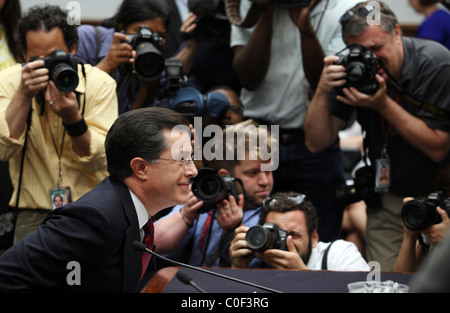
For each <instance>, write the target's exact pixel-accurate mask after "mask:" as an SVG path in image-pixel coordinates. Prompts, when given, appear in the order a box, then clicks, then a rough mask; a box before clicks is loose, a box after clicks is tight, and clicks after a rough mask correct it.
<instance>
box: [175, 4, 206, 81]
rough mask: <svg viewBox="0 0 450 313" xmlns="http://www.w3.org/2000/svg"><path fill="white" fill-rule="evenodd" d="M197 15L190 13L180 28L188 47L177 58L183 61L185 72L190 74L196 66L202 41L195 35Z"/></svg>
mask: <svg viewBox="0 0 450 313" xmlns="http://www.w3.org/2000/svg"><path fill="white" fill-rule="evenodd" d="M196 22H197V15H195V14H194V13H192V12H191V13H189V14H188V16H187V17H186V19H185V20H184V21H183V24H182V25H181V28H180V33H181V35H182V38H184V42H185V43H186V46H185V47H184V48H183V49H182V50H181V51H180V52H179V53H178V55H177V57H178V58H180V59H181V60H182V61H183V72H184V73H185V74H189V73H190V72H191V69H192V65H193V64H194V60H195V56H196V55H197V51H198V48H199V47H200V41H199V39H198V36H196V34H195V30H196V29H197V23H196Z"/></svg>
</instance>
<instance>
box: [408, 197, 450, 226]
mask: <svg viewBox="0 0 450 313" xmlns="http://www.w3.org/2000/svg"><path fill="white" fill-rule="evenodd" d="M438 206H439V207H441V209H443V210H445V211H446V212H447V214H449V215H450V197H447V196H446V194H445V193H444V192H443V191H437V192H433V193H430V194H429V195H428V197H426V198H425V199H414V200H411V201H408V202H406V203H405V204H404V205H403V207H402V220H403V223H404V224H405V226H406V227H407V228H409V229H411V230H416V231H421V230H423V229H425V228H427V227H429V226H431V225H432V224H438V223H440V222H441V221H442V219H441V217H440V216H439V213H438V212H437V211H436V207H438Z"/></svg>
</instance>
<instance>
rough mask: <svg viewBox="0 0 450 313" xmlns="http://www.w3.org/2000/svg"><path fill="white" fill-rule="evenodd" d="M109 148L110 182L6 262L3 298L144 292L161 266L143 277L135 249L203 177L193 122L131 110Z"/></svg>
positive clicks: (51, 220) (0, 264)
mask: <svg viewBox="0 0 450 313" xmlns="http://www.w3.org/2000/svg"><path fill="white" fill-rule="evenodd" d="M105 148H106V156H107V161H108V171H109V173H110V176H109V177H108V178H106V179H105V180H103V181H102V182H101V183H100V184H99V185H98V186H97V187H95V188H94V189H93V190H91V191H90V192H88V193H86V194H85V195H84V196H83V197H81V198H80V199H79V200H78V201H76V202H74V203H71V204H68V205H65V206H63V207H60V208H58V209H55V210H53V211H51V212H50V213H49V214H48V215H47V216H46V218H45V219H44V221H43V222H42V224H41V225H40V226H39V227H38V229H37V230H36V231H35V232H34V233H32V234H30V235H28V236H27V237H25V238H24V239H23V240H22V241H20V242H19V243H17V244H16V245H15V246H13V247H12V248H10V249H9V250H7V251H6V252H5V253H3V254H2V255H1V256H0V291H3V292H5V291H6V292H28V291H39V292H42V291H44V292H45V291H49V292H50V291H57V292H139V291H140V290H141V289H142V288H143V287H145V285H146V284H147V282H148V281H149V280H150V278H151V277H152V276H153V274H154V273H155V271H156V260H155V257H151V258H150V263H149V265H148V267H147V269H146V270H143V269H142V264H143V258H142V257H143V253H142V252H140V251H137V250H136V249H134V248H133V242H134V241H136V240H138V241H142V240H143V238H144V237H145V235H144V231H143V228H144V225H145V224H146V223H147V222H148V223H149V224H151V225H153V223H152V220H151V219H150V218H151V217H152V216H153V215H155V214H156V213H157V212H159V211H160V210H162V209H164V208H167V207H169V206H173V205H175V204H182V203H185V202H186V201H187V199H188V194H189V186H190V179H191V178H192V177H195V176H196V175H197V169H196V167H195V165H194V164H193V162H192V158H191V153H192V145H191V140H190V130H189V122H188V121H187V120H186V119H185V118H184V116H183V115H181V114H179V113H177V112H175V111H172V110H168V109H163V108H156V107H155V108H153V107H152V108H144V109H139V110H132V111H129V112H127V113H125V114H123V115H121V116H120V117H119V118H118V119H117V120H116V121H115V122H114V124H113V126H112V127H111V129H110V130H109V132H108V134H107V137H106V141H105ZM149 238H150V241H152V239H153V234H152V233H151V234H150V237H149ZM150 248H152V247H151V244H150ZM144 256H148V255H147V254H145V253H144ZM141 276H142V278H141Z"/></svg>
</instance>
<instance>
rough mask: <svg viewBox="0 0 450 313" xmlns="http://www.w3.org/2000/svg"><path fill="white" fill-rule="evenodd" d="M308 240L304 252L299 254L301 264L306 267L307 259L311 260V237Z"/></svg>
mask: <svg viewBox="0 0 450 313" xmlns="http://www.w3.org/2000/svg"><path fill="white" fill-rule="evenodd" d="M309 237H310V238H309V240H308V246H307V247H306V250H304V251H302V253H301V254H300V257H301V258H302V260H303V263H305V265H306V266H308V262H309V259H310V258H311V253H312V242H311V236H309Z"/></svg>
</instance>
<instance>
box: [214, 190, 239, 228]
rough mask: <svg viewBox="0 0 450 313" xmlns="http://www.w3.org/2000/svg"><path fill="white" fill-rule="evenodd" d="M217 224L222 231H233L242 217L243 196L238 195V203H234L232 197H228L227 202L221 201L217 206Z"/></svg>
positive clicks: (234, 200)
mask: <svg viewBox="0 0 450 313" xmlns="http://www.w3.org/2000/svg"><path fill="white" fill-rule="evenodd" d="M217 209H218V212H219V214H218V216H217V223H218V224H219V226H220V227H221V228H222V229H224V230H229V229H233V228H234V227H236V226H237V225H238V224H239V223H241V222H242V218H243V217H244V195H243V194H240V195H239V203H236V199H235V198H234V196H229V197H228V201H227V200H223V201H222V203H219V204H218V205H217Z"/></svg>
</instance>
